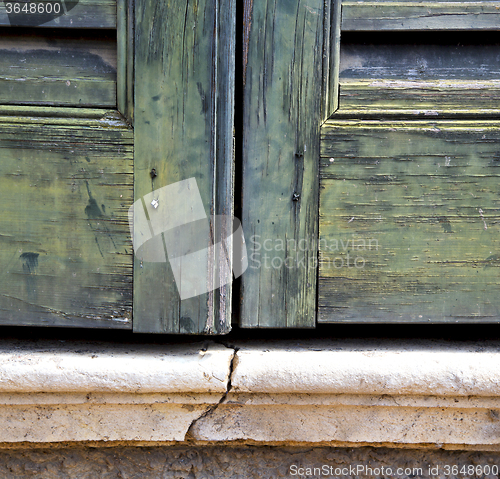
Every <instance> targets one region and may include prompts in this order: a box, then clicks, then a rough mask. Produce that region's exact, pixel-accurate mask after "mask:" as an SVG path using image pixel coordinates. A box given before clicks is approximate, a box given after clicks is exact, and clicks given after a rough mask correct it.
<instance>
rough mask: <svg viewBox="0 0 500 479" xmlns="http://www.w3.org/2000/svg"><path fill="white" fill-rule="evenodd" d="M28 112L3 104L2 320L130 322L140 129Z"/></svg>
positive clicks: (99, 117)
mask: <svg viewBox="0 0 500 479" xmlns="http://www.w3.org/2000/svg"><path fill="white" fill-rule="evenodd" d="M28 111H29V113H30V116H29V117H27V116H25V115H23V114H24V113H26V111H23V108H18V109H17V112H16V108H15V107H6V108H4V107H3V108H2V109H1V110H0V202H1V204H2V221H1V222H0V244H1V248H0V272H1V274H0V324H3V325H6V324H11V325H34V326H65V327H90V328H92V327H94V328H95V327H97V328H127V329H130V328H131V327H132V321H131V313H132V244H131V240H130V232H129V227H128V221H127V211H128V208H129V206H130V205H131V204H132V195H133V190H132V189H133V178H132V168H133V165H132V162H133V134H132V131H131V130H130V129H129V128H128V126H127V125H126V123H125V122H124V121H123V120H122V119H121V118H120V116H119V115H118V114H117V113H116V112H113V111H105V110H100V111H99V110H93V111H92V110H83V111H82V110H79V109H70V108H64V109H55V108H38V109H37V108H36V107H35V108H32V107H30V108H29V110H28ZM16 113H17V115H16ZM58 113H61V115H58ZM82 113H83V114H86V115H87V116H88V118H87V119H81V118H78V116H81V115H82Z"/></svg>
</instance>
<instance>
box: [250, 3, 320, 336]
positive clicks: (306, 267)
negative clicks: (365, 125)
mask: <svg viewBox="0 0 500 479" xmlns="http://www.w3.org/2000/svg"><path fill="white" fill-rule="evenodd" d="M245 18H246V19H247V20H246V26H247V30H246V32H245V38H244V46H243V49H244V52H243V58H244V61H245V64H244V81H245V84H244V118H243V149H242V168H243V173H242V184H243V193H242V224H243V229H244V232H245V237H246V244H247V248H248V253H249V267H248V269H247V271H246V272H245V273H244V274H243V276H242V278H241V325H242V326H243V327H280V328H284V327H314V325H315V318H316V277H317V265H316V258H317V251H316V248H315V243H316V241H315V239H316V237H317V231H318V230H317V218H318V216H317V212H318V158H319V150H318V148H319V137H318V134H319V124H320V122H321V115H322V110H323V108H322V95H321V92H322V90H323V88H324V87H323V79H322V66H323V33H324V29H323V22H324V18H325V12H324V2H323V1H322V0H290V1H287V2H272V1H268V0H253V1H252V0H246V1H245Z"/></svg>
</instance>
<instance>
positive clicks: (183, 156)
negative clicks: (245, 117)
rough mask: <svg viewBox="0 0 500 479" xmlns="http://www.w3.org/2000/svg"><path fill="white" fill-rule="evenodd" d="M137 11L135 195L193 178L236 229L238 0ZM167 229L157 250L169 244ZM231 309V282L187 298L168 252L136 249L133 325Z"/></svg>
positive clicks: (151, 326) (196, 328)
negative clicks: (153, 258) (154, 254)
mask: <svg viewBox="0 0 500 479" xmlns="http://www.w3.org/2000/svg"><path fill="white" fill-rule="evenodd" d="M135 12H136V14H135V15H136V29H135V84H134V88H135V109H134V135H135V161H134V185H135V186H134V188H135V200H136V201H142V199H143V198H144V197H145V195H148V194H150V193H152V194H153V195H155V194H157V193H155V192H158V190H159V189H160V188H162V187H164V186H167V185H172V184H174V183H177V182H180V181H185V180H188V179H190V178H194V179H195V180H196V185H197V188H198V189H199V192H200V198H201V201H202V203H203V208H204V209H205V214H206V216H207V218H209V221H210V222H211V225H210V226H213V222H212V220H211V218H212V215H228V219H229V222H230V223H231V224H230V225H228V224H223V225H221V226H222V230H224V229H225V228H226V229H228V230H230V228H231V226H232V219H231V215H232V208H233V207H232V204H233V203H232V202H233V192H232V188H233V187H232V181H233V180H232V178H233V155H232V150H233V110H234V94H233V91H234V41H235V3H234V0H222V1H215V0H202V1H197V2H184V3H182V2H167V1H166V0H160V1H157V2H152V1H150V0H137V1H136V4H135ZM150 201H151V200H148V205H146V206H149V202H150ZM160 201H161V203H160V206H159V208H158V210H157V211H155V210H153V209H151V214H156V215H165V217H166V216H168V211H169V210H168V208H169V206H168V205H165V204H164V203H163V201H164V200H162V199H161V198H160ZM156 218H157V216H156ZM136 231H137V227H136ZM157 236H158V237H159V235H157ZM161 237H162V238H161V242H160V250H162V249H163V248H164V249H166V250H167V251H166V253H168V254H170V253H169V251H168V249H167V247H166V243H165V237H164V233H161ZM212 240H213V238H212V239H211V238H210V234H209V233H208V232H207V233H206V234H200V235H198V237H196V238H195V237H193V236H192V235H189V234H188V235H187V236H184V237H183V238H182V239H179V241H178V244H176V245H175V247H184V246H185V244H186V243H190V242H192V243H193V247H194V246H197V247H198V248H202V247H203V246H205V247H206V248H208V247H210V245H211V243H212ZM194 243H196V245H194ZM200 245H201V246H200ZM153 249H154V248H153ZM228 249H229V254H230V250H231V245H228ZM160 253H161V251H160ZM216 269H217V267H216V265H215V264H214V257H213V255H210V254H209V255H208V257H207V258H206V261H204V262H200V264H199V265H198V270H199V274H200V276H201V277H206V281H207V286H208V287H209V286H210V284H211V283H212V282H213V280H214V275H215V270H216ZM230 316H231V285H230V284H228V285H225V286H222V287H221V288H219V289H216V290H215V291H209V292H207V293H204V294H201V295H198V296H194V297H191V298H188V299H183V300H181V299H180V295H179V292H178V290H177V286H176V283H175V280H174V275H173V272H172V268H171V266H170V263H169V261H166V260H165V259H164V260H163V261H162V262H156V263H155V262H147V261H142V260H141V259H139V258H138V257H137V256H136V257H135V263H134V331H137V332H157V333H204V334H214V333H225V332H228V331H229V329H230V324H231V319H230Z"/></svg>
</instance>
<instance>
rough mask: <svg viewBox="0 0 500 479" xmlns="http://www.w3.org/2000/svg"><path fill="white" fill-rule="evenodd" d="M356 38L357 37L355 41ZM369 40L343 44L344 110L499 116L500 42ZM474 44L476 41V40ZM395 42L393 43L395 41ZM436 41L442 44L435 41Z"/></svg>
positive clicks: (459, 37)
mask: <svg viewBox="0 0 500 479" xmlns="http://www.w3.org/2000/svg"><path fill="white" fill-rule="evenodd" d="M349 38H351V37H349ZM382 38H383V39H382V41H381V42H377V36H376V35H374V36H373V37H372V38H371V41H372V42H373V43H370V37H369V36H368V37H365V41H366V43H358V44H356V43H343V45H342V47H341V62H340V70H341V73H340V80H339V81H340V111H342V112H343V113H345V114H346V115H348V114H349V113H351V114H358V113H360V112H370V111H375V110H379V111H390V112H399V113H400V114H401V113H408V114H412V115H413V114H418V113H420V114H427V115H429V114H434V115H436V114H443V113H462V114H468V115H483V114H498V112H499V106H498V105H499V100H500V69H499V67H498V58H499V57H500V44H498V43H493V44H477V43H478V42H479V41H485V42H487V41H488V40H490V41H491V40H493V41H495V40H496V41H498V39H495V38H491V36H485V35H482V36H479V38H478V39H476V42H475V43H471V44H465V45H464V36H463V34H461V35H454V36H452V35H447V37H446V38H442V40H443V41H447V40H449V41H450V43H441V44H439V43H438V44H436V43H432V40H431V41H430V42H429V40H428V39H426V41H425V43H422V44H420V45H415V44H411V43H409V42H410V41H412V39H410V38H408V37H403V42H402V43H400V44H396V41H398V40H399V41H401V38H399V37H396V36H394V35H393V36H386V37H382ZM469 39H471V40H474V37H472V38H470V37H469ZM391 40H392V41H394V43H392V44H391V43H389V42H390V41H391ZM435 40H439V38H438V39H436V38H435Z"/></svg>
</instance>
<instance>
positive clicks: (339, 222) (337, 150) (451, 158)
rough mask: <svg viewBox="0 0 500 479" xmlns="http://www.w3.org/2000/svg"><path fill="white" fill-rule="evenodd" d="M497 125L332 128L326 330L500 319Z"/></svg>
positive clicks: (324, 165) (324, 200)
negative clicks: (345, 325)
mask: <svg viewBox="0 0 500 479" xmlns="http://www.w3.org/2000/svg"><path fill="white" fill-rule="evenodd" d="M499 144H500V122H498V121H479V120H477V121H458V120H457V121H406V122H405V121H370V120H352V121H334V120H330V121H328V122H326V123H325V125H324V127H323V129H322V141H321V194H320V199H321V206H320V279H319V321H320V322H339V321H347V322H349V321H352V322H365V321H366V322H370V321H372V322H417V323H424V322H428V321H435V322H498V321H499V320H500V295H499V294H498V291H499V287H500V269H499V268H500V234H499V232H500V197H499V194H498V184H499V177H500V170H499V165H500V150H499V146H498V145H499Z"/></svg>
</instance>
